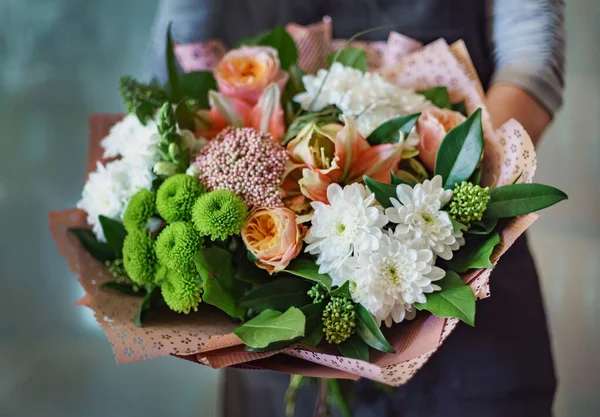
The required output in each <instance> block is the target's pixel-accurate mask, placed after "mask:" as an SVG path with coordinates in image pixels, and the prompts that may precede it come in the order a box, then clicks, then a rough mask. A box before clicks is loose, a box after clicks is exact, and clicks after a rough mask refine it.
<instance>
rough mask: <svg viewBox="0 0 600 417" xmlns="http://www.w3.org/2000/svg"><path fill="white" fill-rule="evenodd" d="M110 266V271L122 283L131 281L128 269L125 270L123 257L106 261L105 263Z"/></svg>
mask: <svg viewBox="0 0 600 417" xmlns="http://www.w3.org/2000/svg"><path fill="white" fill-rule="evenodd" d="M104 264H105V265H106V266H107V267H108V272H109V274H110V275H112V277H113V278H114V279H115V281H116V282H118V283H120V284H125V283H129V282H131V280H130V279H129V275H127V271H125V265H124V264H123V259H114V260H112V261H106V262H105V263H104Z"/></svg>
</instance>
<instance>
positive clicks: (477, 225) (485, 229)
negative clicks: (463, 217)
mask: <svg viewBox="0 0 600 417" xmlns="http://www.w3.org/2000/svg"><path fill="white" fill-rule="evenodd" d="M497 224H498V219H483V220H481V221H479V222H473V223H471V225H470V226H469V229H468V230H467V232H466V233H469V234H472V235H489V234H490V233H492V232H493V231H494V229H495V228H496V225H497Z"/></svg>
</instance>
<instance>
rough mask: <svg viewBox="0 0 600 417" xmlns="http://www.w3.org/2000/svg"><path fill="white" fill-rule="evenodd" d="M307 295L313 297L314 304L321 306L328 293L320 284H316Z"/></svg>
mask: <svg viewBox="0 0 600 417" xmlns="http://www.w3.org/2000/svg"><path fill="white" fill-rule="evenodd" d="M307 294H308V295H309V296H311V297H312V299H313V304H319V303H320V302H321V301H323V300H324V299H325V296H326V295H327V292H326V291H324V290H323V288H322V287H321V285H320V284H315V285H313V286H312V288H311V289H310V290H308V292H307Z"/></svg>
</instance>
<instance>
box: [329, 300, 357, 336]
mask: <svg viewBox="0 0 600 417" xmlns="http://www.w3.org/2000/svg"><path fill="white" fill-rule="evenodd" d="M355 328H356V313H355V312H354V304H353V303H352V301H350V300H348V299H346V298H343V297H331V300H330V301H329V303H327V306H326V307H325V311H323V332H324V333H325V339H326V340H327V342H329V343H334V344H336V345H337V344H340V343H342V342H344V341H345V340H346V339H348V338H349V337H350V336H352V335H353V334H354V330H355Z"/></svg>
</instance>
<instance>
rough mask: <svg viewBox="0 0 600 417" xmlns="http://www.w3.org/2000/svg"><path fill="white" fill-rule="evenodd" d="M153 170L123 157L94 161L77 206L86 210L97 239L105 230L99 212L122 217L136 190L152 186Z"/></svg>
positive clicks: (102, 238) (111, 216) (113, 217)
mask: <svg viewBox="0 0 600 417" xmlns="http://www.w3.org/2000/svg"><path fill="white" fill-rule="evenodd" d="M152 180H153V176H152V173H151V172H150V171H149V170H148V169H147V168H146V167H141V166H136V165H131V164H129V163H128V162H127V161H126V160H117V161H113V162H109V163H108V164H106V165H102V164H101V163H100V162H98V163H97V166H96V171H94V172H92V173H90V175H89V177H88V180H87V182H86V183H85V186H84V187H83V192H82V196H81V200H79V202H78V203H77V208H80V209H82V210H84V211H85V212H87V214H88V218H87V221H88V223H89V224H90V225H92V230H93V231H94V233H95V234H96V236H97V237H98V239H99V240H101V241H104V240H105V237H104V233H103V231H102V226H101V225H100V221H99V218H98V217H99V216H100V215H103V216H106V217H110V218H112V219H121V218H122V217H123V214H124V212H125V208H126V207H127V204H128V203H129V199H130V198H131V196H133V194H135V193H136V192H138V191H139V190H141V189H143V188H146V189H150V188H152Z"/></svg>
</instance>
